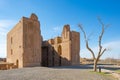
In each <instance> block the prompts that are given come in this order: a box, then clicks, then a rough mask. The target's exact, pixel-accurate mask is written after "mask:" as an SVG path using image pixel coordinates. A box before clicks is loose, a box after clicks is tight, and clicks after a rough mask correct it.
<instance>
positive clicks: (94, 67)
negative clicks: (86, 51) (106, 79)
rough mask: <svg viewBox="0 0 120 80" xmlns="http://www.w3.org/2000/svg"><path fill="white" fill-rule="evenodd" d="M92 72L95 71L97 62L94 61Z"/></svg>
mask: <svg viewBox="0 0 120 80" xmlns="http://www.w3.org/2000/svg"><path fill="white" fill-rule="evenodd" d="M93 71H95V72H96V71H97V60H96V59H95V60H94V66H93Z"/></svg>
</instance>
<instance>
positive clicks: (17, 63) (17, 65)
mask: <svg viewBox="0 0 120 80" xmlns="http://www.w3.org/2000/svg"><path fill="white" fill-rule="evenodd" d="M16 67H17V68H18V67H19V61H18V59H17V60H16Z"/></svg>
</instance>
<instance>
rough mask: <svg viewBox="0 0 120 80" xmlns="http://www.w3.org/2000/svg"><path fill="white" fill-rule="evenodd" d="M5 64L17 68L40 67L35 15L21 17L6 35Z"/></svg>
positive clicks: (37, 22) (37, 26)
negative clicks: (7, 63) (11, 64)
mask: <svg viewBox="0 0 120 80" xmlns="http://www.w3.org/2000/svg"><path fill="white" fill-rule="evenodd" d="M7 62H10V63H14V65H16V66H17V67H19V68H21V67H29V66H40V64H41V32H40V23H39V21H38V18H37V16H36V15H35V14H32V15H31V16H30V18H26V17H23V18H22V19H21V20H20V22H19V23H18V24H17V25H16V26H15V27H14V28H13V29H12V30H11V31H10V32H9V33H8V35H7Z"/></svg>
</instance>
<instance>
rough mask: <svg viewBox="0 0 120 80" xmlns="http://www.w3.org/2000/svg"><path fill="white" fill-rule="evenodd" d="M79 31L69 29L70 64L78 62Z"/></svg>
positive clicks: (77, 63)
mask: <svg viewBox="0 0 120 80" xmlns="http://www.w3.org/2000/svg"><path fill="white" fill-rule="evenodd" d="M79 44H80V33H79V32H75V31H71V63H72V65H79V64H80V55H79V52H80V45H79Z"/></svg>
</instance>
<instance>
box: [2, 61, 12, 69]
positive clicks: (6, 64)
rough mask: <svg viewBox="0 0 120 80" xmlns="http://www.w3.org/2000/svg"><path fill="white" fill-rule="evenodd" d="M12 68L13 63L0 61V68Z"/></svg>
mask: <svg viewBox="0 0 120 80" xmlns="http://www.w3.org/2000/svg"><path fill="white" fill-rule="evenodd" d="M12 68H14V64H13V63H7V62H2V63H0V70H7V69H12Z"/></svg>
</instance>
